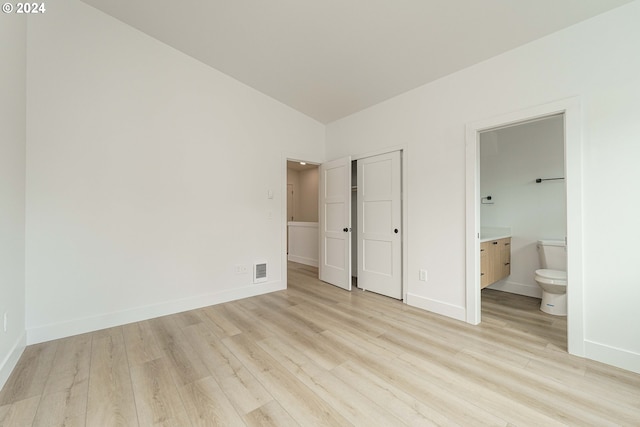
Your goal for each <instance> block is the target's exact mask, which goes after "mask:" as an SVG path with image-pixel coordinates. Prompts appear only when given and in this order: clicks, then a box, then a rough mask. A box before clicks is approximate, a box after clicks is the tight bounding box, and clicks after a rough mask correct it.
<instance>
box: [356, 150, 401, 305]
mask: <svg viewBox="0 0 640 427" xmlns="http://www.w3.org/2000/svg"><path fill="white" fill-rule="evenodd" d="M400 168H401V159H400V151H394V152H393V153H387V154H381V155H378V156H373V157H367V158H364V159H360V160H358V207H357V211H358V287H359V288H362V289H364V290H367V291H372V292H376V293H379V294H382V295H386V296H389V297H392V298H397V299H402V271H401V270H402V267H401V266H402V229H401V226H402V224H401V222H402V181H401V180H402V173H401V169H400Z"/></svg>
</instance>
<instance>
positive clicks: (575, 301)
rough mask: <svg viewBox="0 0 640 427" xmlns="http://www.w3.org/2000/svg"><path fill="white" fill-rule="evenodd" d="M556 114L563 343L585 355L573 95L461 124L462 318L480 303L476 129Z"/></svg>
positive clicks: (578, 128)
mask: <svg viewBox="0 0 640 427" xmlns="http://www.w3.org/2000/svg"><path fill="white" fill-rule="evenodd" d="M557 114H563V115H564V159H565V183H566V201H567V242H568V245H567V276H568V285H567V311H568V317H567V347H568V350H569V353H571V354H575V355H577V356H582V357H584V353H585V349H584V318H583V317H584V303H583V301H584V295H583V236H582V218H583V212H582V152H583V149H582V126H583V124H582V106H581V101H580V98H579V97H572V98H567V99H563V100H559V101H556V102H551V103H548V104H543V105H539V106H535V107H530V108H527V109H524V110H519V111H513V112H508V113H505V114H502V115H499V116H496V117H491V118H487V119H483V120H479V121H476V122H472V123H468V124H467V125H466V138H465V142H466V196H465V199H466V232H465V240H466V280H465V282H466V304H465V308H466V321H467V323H471V324H473V325H477V324H478V323H480V320H481V309H480V146H479V144H480V133H481V132H483V131H487V130H491V129H495V128H500V127H506V126H511V125H517V124H520V123H525V122H528V121H531V120H535V119H541V118H545V117H548V116H553V115H557Z"/></svg>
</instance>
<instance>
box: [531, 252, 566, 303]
mask: <svg viewBox="0 0 640 427" xmlns="http://www.w3.org/2000/svg"><path fill="white" fill-rule="evenodd" d="M538 256H539V258H540V264H541V265H542V268H541V269H540V270H536V276H535V280H536V283H538V285H539V286H540V288H542V302H541V303H540V310H542V311H544V312H545V313H548V314H553V315H555V316H566V315H567V245H566V244H565V241H564V240H538Z"/></svg>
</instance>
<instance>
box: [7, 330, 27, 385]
mask: <svg viewBox="0 0 640 427" xmlns="http://www.w3.org/2000/svg"><path fill="white" fill-rule="evenodd" d="M26 346H27V334H26V332H23V333H22V335H20V337H19V338H18V339H17V340H16V342H15V344H14V345H13V347H12V348H11V351H9V354H7V356H6V357H5V358H4V359H3V360H2V363H1V364H0V390H2V387H4V385H5V384H6V382H7V380H8V379H9V375H11V371H13V369H14V368H15V367H16V365H17V364H18V360H20V356H22V353H23V352H24V349H25V347H26Z"/></svg>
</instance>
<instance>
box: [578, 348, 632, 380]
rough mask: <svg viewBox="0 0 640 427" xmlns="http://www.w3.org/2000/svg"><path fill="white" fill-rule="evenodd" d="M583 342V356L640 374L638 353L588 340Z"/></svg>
mask: <svg viewBox="0 0 640 427" xmlns="http://www.w3.org/2000/svg"><path fill="white" fill-rule="evenodd" d="M584 344H585V357H587V358H589V359H592V360H597V361H598V362H603V363H606V364H608V365H612V366H617V367H619V368H622V369H626V370H627V371H631V372H635V373H637V374H640V354H638V353H634V352H631V351H628V350H623V349H621V348H615V347H611V346H608V345H604V344H600V343H597V342H593V341H589V340H586V341H585V343H584Z"/></svg>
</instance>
